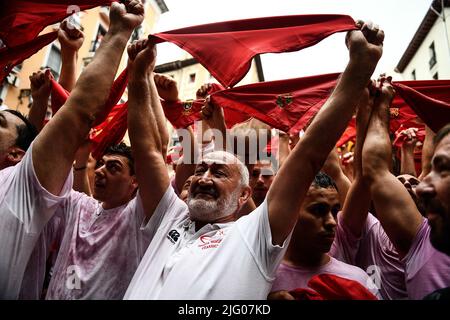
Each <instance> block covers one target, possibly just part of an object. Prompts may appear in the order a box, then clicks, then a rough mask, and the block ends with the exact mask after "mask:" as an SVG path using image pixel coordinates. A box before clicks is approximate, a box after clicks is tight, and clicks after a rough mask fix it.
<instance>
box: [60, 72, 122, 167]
mask: <svg viewBox="0 0 450 320" xmlns="http://www.w3.org/2000/svg"><path fill="white" fill-rule="evenodd" d="M127 78H128V77H127V69H125V70H124V71H122V73H121V74H120V75H119V76H118V77H117V79H116V80H115V81H114V83H113V85H112V87H111V91H110V93H109V97H108V99H107V101H106V103H105V106H104V108H103V111H102V113H101V114H100V115H99V116H98V117H97V118H96V120H95V122H94V128H93V130H92V132H91V134H90V137H89V138H90V140H91V142H92V147H91V152H92V156H93V157H94V158H95V159H97V160H98V159H100V158H101V157H102V156H103V153H104V152H105V150H106V148H108V147H109V146H112V145H115V144H118V143H120V142H121V141H122V139H123V137H124V136H125V133H126V131H127V114H128V105H127V103H123V104H119V105H116V103H117V102H118V101H119V100H120V98H121V97H122V94H123V92H124V91H125V88H126V86H127ZM68 96H69V93H68V92H67V91H66V90H65V89H64V88H63V87H62V86H61V85H60V84H59V83H57V82H56V81H54V80H52V111H53V114H55V113H56V112H57V111H58V110H59V108H60V107H61V106H62V105H63V104H64V103H65V102H66V100H67V98H68Z"/></svg>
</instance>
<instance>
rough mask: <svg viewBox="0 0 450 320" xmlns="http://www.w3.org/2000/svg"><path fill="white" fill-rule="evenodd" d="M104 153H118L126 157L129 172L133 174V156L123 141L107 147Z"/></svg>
mask: <svg viewBox="0 0 450 320" xmlns="http://www.w3.org/2000/svg"><path fill="white" fill-rule="evenodd" d="M104 154H105V155H107V154H118V155H121V156H124V157H125V158H127V159H128V166H129V167H130V174H131V175H134V172H135V171H134V158H133V155H132V153H131V148H130V147H129V146H127V145H126V144H125V143H123V142H121V143H119V144H116V145H113V146H110V147H108V148H107V149H106V151H105V153H104Z"/></svg>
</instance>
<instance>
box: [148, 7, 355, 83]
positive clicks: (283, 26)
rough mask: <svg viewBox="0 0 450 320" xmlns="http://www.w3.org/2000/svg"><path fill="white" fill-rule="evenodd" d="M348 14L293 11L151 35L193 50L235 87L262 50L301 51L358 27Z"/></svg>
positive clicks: (161, 40)
mask: <svg viewBox="0 0 450 320" xmlns="http://www.w3.org/2000/svg"><path fill="white" fill-rule="evenodd" d="M354 29H356V27H355V22H354V20H353V19H352V18H351V17H349V16H347V15H332V14H329V15H326V14H322V15H292V16H279V17H265V18H255V19H244V20H235V21H226V22H218V23H211V24H204V25H199V26H193V27H187V28H182V29H177V30H171V31H167V32H162V33H157V34H154V35H151V36H149V38H150V39H153V41H154V42H156V43H160V42H164V41H169V42H172V43H174V44H176V45H177V46H179V47H180V48H182V49H183V50H186V51H187V52H189V53H190V54H191V55H192V56H193V57H195V58H196V59H197V61H199V62H200V63H201V64H202V65H203V66H204V67H205V68H206V69H207V70H208V71H209V72H210V73H211V74H212V75H213V76H214V77H215V78H216V79H217V80H218V81H219V82H220V83H221V84H222V85H223V86H225V87H233V86H234V85H235V84H236V83H238V82H239V81H240V80H241V79H242V78H243V77H244V76H245V74H246V73H247V72H248V70H249V69H250V65H251V60H252V58H253V57H254V56H255V55H257V54H260V53H280V52H292V51H297V50H300V49H303V48H306V47H309V46H312V45H315V44H316V43H318V42H320V41H321V40H323V39H324V38H326V37H328V36H330V35H331V34H334V33H336V32H342V31H348V30H354Z"/></svg>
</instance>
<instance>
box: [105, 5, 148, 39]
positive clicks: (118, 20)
mask: <svg viewBox="0 0 450 320" xmlns="http://www.w3.org/2000/svg"><path fill="white" fill-rule="evenodd" d="M109 19H110V21H111V26H110V29H111V30H112V31H113V32H119V31H129V32H131V31H133V30H134V28H136V27H137V26H139V25H140V24H141V23H142V21H143V20H144V6H143V5H142V3H141V1H139V0H124V1H123V3H118V2H113V3H112V4H111V9H110V11H109Z"/></svg>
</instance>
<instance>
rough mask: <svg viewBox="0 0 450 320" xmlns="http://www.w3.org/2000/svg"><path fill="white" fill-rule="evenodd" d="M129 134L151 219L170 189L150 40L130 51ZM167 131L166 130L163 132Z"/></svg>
mask: <svg viewBox="0 0 450 320" xmlns="http://www.w3.org/2000/svg"><path fill="white" fill-rule="evenodd" d="M128 56H129V62H128V71H129V81H128V132H129V136H130V142H131V149H132V151H133V157H134V161H135V167H136V178H137V181H138V185H139V193H140V195H141V199H142V203H143V206H144V211H145V214H146V216H147V218H150V217H151V216H152V214H153V212H154V211H155V209H156V207H157V206H158V203H159V201H160V200H161V198H162V197H163V195H164V193H165V191H166V190H167V188H168V187H169V175H168V173H167V169H166V164H165V159H163V156H162V152H163V146H162V139H161V137H160V134H164V133H161V132H160V130H161V129H160V127H159V126H158V122H159V121H160V120H161V119H159V120H158V117H163V112H162V106H161V102H160V100H159V96H158V92H157V89H156V85H155V80H154V75H153V69H154V67H155V60H156V48H155V45H154V44H151V43H150V42H149V41H148V40H147V39H146V40H140V41H137V42H134V43H133V44H132V45H130V46H129V47H128ZM166 130H167V129H165V128H164V131H166Z"/></svg>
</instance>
